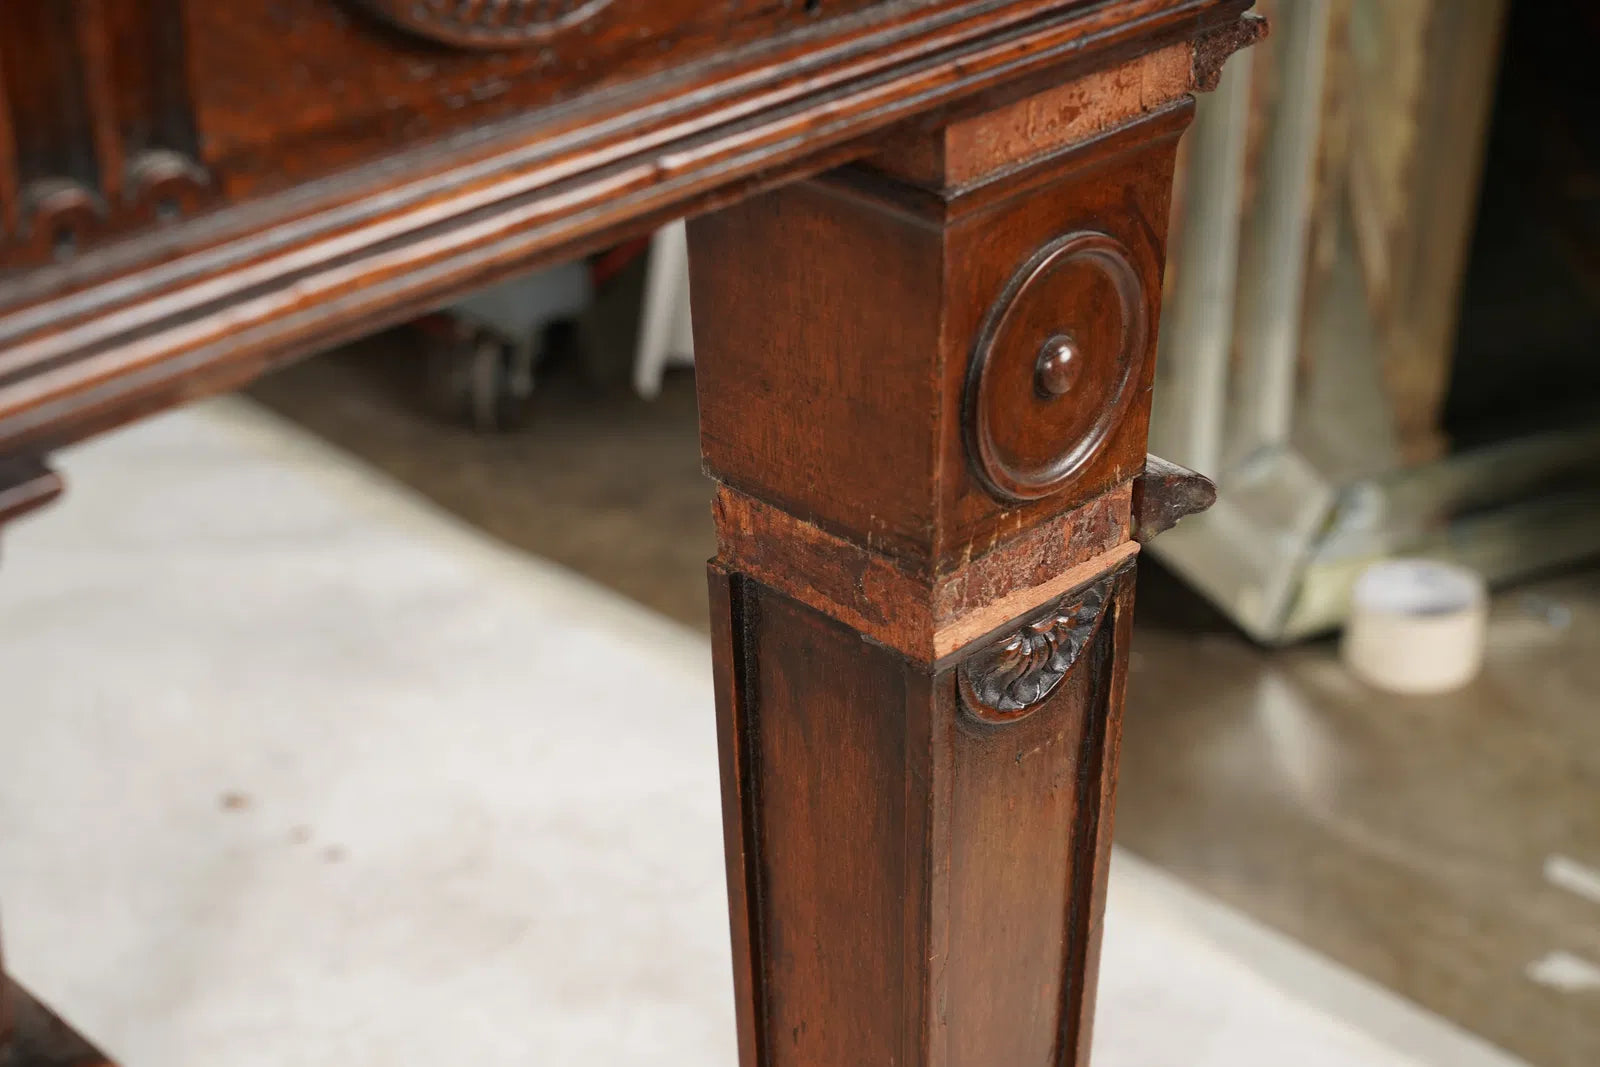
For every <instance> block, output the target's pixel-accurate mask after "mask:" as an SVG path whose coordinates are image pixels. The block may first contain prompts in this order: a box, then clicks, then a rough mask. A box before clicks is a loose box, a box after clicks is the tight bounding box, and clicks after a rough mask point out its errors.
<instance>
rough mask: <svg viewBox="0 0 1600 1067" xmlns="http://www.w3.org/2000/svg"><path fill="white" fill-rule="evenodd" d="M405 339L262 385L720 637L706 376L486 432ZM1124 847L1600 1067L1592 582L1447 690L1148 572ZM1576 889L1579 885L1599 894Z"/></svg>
mask: <svg viewBox="0 0 1600 1067" xmlns="http://www.w3.org/2000/svg"><path fill="white" fill-rule="evenodd" d="M405 347H406V346H405V343H404V341H403V340H399V339H396V338H394V337H392V336H391V337H389V338H379V339H374V340H372V341H369V342H367V343H365V344H364V345H362V346H358V347H357V348H355V349H353V350H350V351H347V352H345V353H341V354H338V355H336V356H333V357H325V358H323V359H320V360H316V361H313V362H310V363H306V364H302V365H300V366H298V367H295V368H292V369H290V370H288V371H286V372H284V373H282V374H280V375H278V376H276V377H274V378H272V379H269V380H268V381H266V382H264V383H262V384H261V385H260V386H259V387H258V388H257V389H256V390H255V391H254V396H255V397H256V398H257V399H258V400H260V401H262V402H263V403H266V404H267V405H269V406H270V407H273V408H275V409H276V410H278V411H280V412H282V413H285V414H287V415H289V416H291V417H292V418H294V419H295V420H297V421H299V422H300V423H302V424H303V425H305V426H307V427H309V428H311V429H313V430H314V431H316V432H317V433H319V434H321V435H322V436H324V437H325V438H327V439H328V440H330V441H333V442H335V443H337V444H339V445H341V446H343V447H345V448H347V449H349V450H351V451H352V452H355V453H357V454H359V455H360V456H362V457H363V458H364V459H366V460H367V461H369V462H371V463H373V464H375V465H376V466H378V467H379V468H381V469H383V470H385V471H387V472H388V473H390V474H391V475H393V476H395V477H397V478H399V479H401V480H403V481H405V482H407V483H409V484H410V485H412V486H414V487H415V488H416V489H418V490H419V491H420V492H422V493H423V494H425V495H426V496H428V497H430V498H432V499H433V500H434V501H436V502H437V503H439V504H441V505H442V506H444V507H445V508H447V509H449V510H451V511H453V512H455V513H456V514H458V515H460V516H462V517H463V518H465V519H466V520H468V521H469V522H471V523H473V524H475V525H477V526H479V527H481V528H482V529H484V530H486V531H488V532H489V533H491V534H492V535H494V536H495V537H497V538H499V539H501V540H503V541H505V542H506V543H508V544H510V545H513V546H515V547H518V548H521V549H525V550H527V551H528V552H531V553H534V554H537V555H539V556H542V557H545V558H547V559H551V560H554V561H556V562H559V563H561V564H564V565H566V566H568V567H571V568H572V569H574V570H577V571H579V572H582V573H584V574H587V575H589V576H591V577H593V578H595V579H598V580H600V581H603V582H606V583H608V584H610V585H611V586H612V587H613V588H615V589H616V590H618V591H619V592H621V593H623V594H625V595H626V596H628V597H631V598H633V599H635V600H638V601H639V602H641V603H644V604H647V605H649V606H650V607H652V608H655V609H656V610H658V611H661V612H663V613H665V614H667V615H669V616H672V617H675V618H678V619H680V620H683V621H684V622H687V623H689V624H691V625H694V626H698V627H702V628H703V627H704V625H705V592H704V579H703V561H704V560H705V558H706V557H707V556H709V555H710V554H711V551H712V547H713V542H712V535H711V529H710V523H709V519H708V513H707V503H708V501H709V488H708V486H707V484H706V483H705V481H704V479H703V478H702V477H701V476H700V474H699V470H698V459H697V449H696V443H695V428H694V404H693V393H692V382H691V381H690V379H689V378H688V377H687V376H686V375H680V376H676V377H673V378H669V381H668V387H667V390H666V392H665V395H664V396H663V398H662V400H661V401H659V402H657V403H655V404H648V405H647V404H643V403H641V402H639V401H636V400H634V399H632V398H629V397H600V396H593V395H590V394H588V393H586V392H585V391H584V390H583V389H582V388H581V387H579V386H578V385H577V384H576V383H575V382H574V381H571V380H569V379H568V378H567V377H565V376H563V375H561V374H559V373H558V374H556V375H554V376H552V378H551V379H550V380H549V382H548V383H547V385H545V386H544V387H542V388H541V391H540V392H539V394H538V395H537V396H536V400H535V403H534V407H533V412H532V418H531V423H530V425H529V427H528V428H527V429H526V430H524V431H522V432H519V433H517V434H514V435H510V436H506V437H501V438H493V437H484V436H480V435H477V434H475V433H472V432H470V431H468V430H464V429H456V428H452V427H450V426H449V425H447V424H443V423H441V422H440V421H439V420H437V419H436V418H433V417H431V416H430V415H429V414H427V413H426V411H425V410H424V408H423V404H422V402H421V400H420V393H419V391H418V388H417V374H416V369H415V368H416V362H417V361H416V359H415V358H414V356H413V355H409V354H408V353H407V352H406V351H405ZM1140 598H1141V608H1140V621H1139V627H1138V630H1139V634H1138V638H1137V646H1136V648H1137V651H1136V652H1135V658H1134V663H1133V670H1132V672H1131V678H1130V687H1129V707H1128V720H1127V727H1126V736H1125V742H1124V755H1123V761H1124V762H1123V772H1122V787H1121V800H1120V808H1119V816H1118V828H1117V833H1118V840H1119V842H1121V843H1122V844H1124V845H1125V846H1127V847H1128V848H1130V849H1132V850H1133V851H1134V852H1136V853H1138V854H1139V855H1141V856H1143V857H1144V858H1145V859H1147V860H1150V861H1153V862H1154V863H1156V864H1158V865H1159V866H1160V867H1162V868H1164V869H1165V870H1167V871H1170V872H1172V873H1173V874H1175V875H1177V876H1178V877H1179V878H1181V879H1183V880H1184V881H1186V882H1187V883H1189V884H1191V885H1193V886H1195V887H1196V888H1199V889H1201V890H1203V891H1205V892H1206V893H1208V894H1211V895H1213V896H1215V897H1216V898H1218V899H1220V900H1222V901H1225V902H1227V903H1228V904H1231V905H1232V906H1234V907H1236V908H1238V909H1240V910H1241V911H1243V912H1245V913H1247V914H1249V915H1251V916H1254V917H1256V918H1259V919H1261V920H1263V921H1265V922H1266V923H1268V924H1270V925H1271V926H1272V927H1274V928H1276V929H1278V930H1281V931H1283V932H1284V933H1287V934H1289V935H1291V936H1292V937H1293V938H1295V939H1298V940H1299V941H1301V942H1303V943H1305V944H1307V945H1309V946H1312V947H1314V948H1315V949H1317V950H1318V951H1320V952H1322V953H1324V954H1326V955H1327V956H1329V957H1331V958H1333V959H1335V960H1338V961H1341V962H1343V963H1345V964H1347V965H1348V966H1350V967H1352V968H1354V969H1355V970H1357V971H1359V972H1360V973H1362V974H1365V975H1367V976H1370V977H1371V978H1373V979H1375V980H1376V981H1378V982H1380V983H1382V984H1383V985H1385V986H1387V987H1388V988H1390V989H1393V990H1395V991H1396V992H1398V993H1400V994H1402V995H1403V996H1405V997H1408V998H1411V999H1412V1000H1414V1001H1416V1002H1417V1003H1419V1004H1421V1005H1423V1006H1425V1007H1427V1008H1428V1009H1431V1010H1432V1011H1435V1012H1438V1013H1439V1014H1441V1015H1443V1016H1445V1017H1447V1018H1449V1019H1453V1020H1456V1021H1457V1022H1459V1023H1460V1024H1461V1025H1463V1026H1465V1027H1467V1028H1469V1029H1471V1030H1473V1031H1475V1032H1477V1033H1479V1034H1481V1035H1483V1036H1484V1037H1486V1038H1488V1039H1490V1040H1492V1041H1493V1042H1495V1043H1497V1044H1499V1045H1500V1046H1502V1047H1504V1048H1506V1049H1509V1050H1511V1051H1513V1052H1515V1053H1517V1054H1518V1055H1520V1056H1523V1057H1525V1058H1526V1059H1528V1060H1529V1061H1530V1062H1532V1063H1535V1064H1539V1065H1542V1067H1592V1065H1593V1064H1595V1063H1600V888H1596V887H1597V886H1600V655H1597V654H1596V653H1597V652H1600V573H1597V572H1596V571H1593V570H1590V571H1586V572H1581V573H1576V574H1569V575H1565V576H1560V577H1555V578H1552V579H1550V580H1547V581H1544V582H1540V583H1536V584H1534V585H1531V586H1528V587H1526V588H1524V589H1521V590H1517V591H1513V592H1510V593H1507V594H1505V595H1502V596H1501V597H1499V598H1498V600H1497V603H1496V608H1495V615H1494V622H1493V625H1492V629H1491V650H1490V654H1489V662H1488V668H1487V670H1486V671H1485V673H1484V675H1483V676H1482V677H1481V678H1480V679H1479V680H1478V681H1477V682H1476V683H1474V684H1473V685H1472V686H1471V687H1469V688H1468V689H1467V690H1465V691H1463V692H1461V693H1458V694H1453V695H1451V696H1448V697H1439V698H1432V699H1420V700H1419V699H1415V698H1410V699H1401V698H1385V697H1382V696H1380V695H1378V694H1375V693H1373V692H1371V691H1369V690H1366V689H1364V688H1362V687H1360V686H1359V685H1358V684H1356V683H1355V682H1354V681H1352V680H1351V679H1349V678H1348V677H1347V676H1346V675H1345V674H1344V673H1343V671H1342V670H1341V669H1340V667H1339V665H1338V661H1337V658H1336V656H1335V653H1334V650H1333V648H1332V646H1331V644H1329V643H1326V642H1324V643H1313V644H1309V645H1305V646H1302V647H1299V648H1296V649H1292V650H1289V651H1286V652H1280V653H1272V654H1269V653H1264V652H1262V651H1260V650H1257V649H1255V648H1254V647H1253V646H1251V645H1250V644H1249V643H1248V642H1246V641H1244V640H1243V639H1242V638H1240V637H1239V636H1238V635H1237V634H1235V633H1234V632H1233V631H1232V630H1231V629H1229V628H1228V627H1227V626H1226V625H1225V624H1223V623H1222V622H1220V621H1219V620H1218V619H1217V618H1216V617H1215V616H1214V615H1213V614H1212V613H1211V612H1209V611H1208V610H1207V609H1206V608H1205V607H1204V606H1203V605H1201V604H1199V603H1197V602H1196V601H1195V600H1194V599H1193V598H1192V597H1190V596H1189V595H1188V594H1187V593H1186V592H1185V591H1184V590H1182V589H1181V588H1179V587H1177V586H1176V584H1175V583H1174V582H1173V581H1172V579H1171V578H1170V577H1168V576H1165V575H1162V574H1161V573H1159V572H1158V571H1155V570H1153V569H1152V570H1147V571H1146V572H1144V573H1143V574H1142V575H1141V590H1140ZM1585 887H1587V890H1586V888H1585Z"/></svg>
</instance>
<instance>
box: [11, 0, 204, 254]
mask: <svg viewBox="0 0 1600 1067" xmlns="http://www.w3.org/2000/svg"><path fill="white" fill-rule="evenodd" d="M184 58H185V52H184V41H183V11H182V9H181V5H180V0H94V2H78V3H68V2H65V0H61V2H52V3H39V2H28V3H15V4H13V3H0V266H6V265H28V264H36V263H43V262H50V261H52V260H63V259H69V258H71V257H72V256H74V255H76V254H77V253H78V252H79V251H80V250H82V248H83V247H84V246H85V245H88V244H92V243H94V242H96V241H98V240H100V239H102V238H105V237H107V236H111V235H114V234H116V233H119V232H124V231H127V230H130V229H133V228H136V227H139V226H143V225H148V224H152V223H159V222H166V221H172V220H174V219H177V218H179V217H181V216H183V215H185V214H187V213H189V212H191V211H193V210H195V209H196V208H197V207H198V206H199V205H200V204H201V203H202V202H204V201H205V200H206V199H208V198H209V196H210V195H211V191H212V187H211V181H210V178H209V176H208V175H207V173H206V171H205V169H204V168H203V167H202V166H201V165H200V163H199V162H198V150H197V138H196V136H195V130H194V114H193V110H192V108H191V105H190V100H189V86H188V83H187V73H186V72H187V66H186V64H185V62H184Z"/></svg>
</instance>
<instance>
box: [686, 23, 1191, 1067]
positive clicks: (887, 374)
mask: <svg viewBox="0 0 1600 1067" xmlns="http://www.w3.org/2000/svg"><path fill="white" fill-rule="evenodd" d="M1192 58H1193V57H1192V55H1191V54H1190V53H1189V52H1188V51H1187V50H1185V49H1183V48H1177V49H1173V50H1169V52H1168V53H1157V54H1153V55H1149V56H1145V57H1143V58H1141V59H1139V60H1135V61H1132V62H1131V63H1130V64H1128V65H1127V66H1125V67H1123V68H1119V69H1117V70H1110V71H1101V72H1097V73H1094V74H1092V75H1085V76H1084V79H1083V80H1082V81H1080V82H1078V83H1074V84H1071V85H1068V86H1066V87H1064V88H1062V89H1058V90H1052V92H1051V93H1049V94H1046V96H1045V97H1042V98H1038V97H1036V98H1030V99H1026V100H1022V101H1020V102H1017V103H1013V104H1010V105H1007V106H1005V107H1002V108H999V109H997V110H995V111H991V112H988V113H985V114H981V115H978V116H975V117H968V118H964V119H961V120H959V121H956V122H952V123H950V124H949V125H947V126H946V127H944V128H942V129H940V130H938V131H935V132H920V133H918V132H912V133H906V134H902V135H899V136H897V137H896V138H894V139H892V140H891V141H890V142H889V143H887V145H886V150H885V152H884V154H883V155H882V156H880V157H877V158H875V159H873V160H871V161H870V162H869V163H866V164H862V165H856V166H852V167H849V168H846V169H844V170H840V171H835V172H832V173H829V174H826V175H823V176H821V177H819V178H817V179H814V180H812V181H809V182H805V183H801V184H800V185H797V186H792V187H788V188H785V189H781V190H779V191H777V192H773V193H769V194H766V195H763V196H759V197H756V198H754V199H752V200H749V201H746V202H743V203H740V204H738V205H735V206H733V207H730V208H727V209H724V210H722V211H719V212H717V213H715V214H712V215H708V216H705V217H703V218H700V219H697V220H695V221H694V222H692V223H691V226H690V256H691V278H692V285H693V293H694V301H695V313H696V323H695V342H696V358H697V368H698V369H697V375H698V378H699V383H700V386H699V387H700V391H701V392H700V401H701V429H702V441H703V446H704V452H705V458H706V464H707V467H708V469H709V470H710V472H711V473H712V475H713V476H714V477H715V478H716V479H717V480H718V482H719V483H720V486H719V489H718V494H717V499H716V504H715V516H716V521H717V530H718V545H719V548H718V555H717V558H716V559H715V560H714V561H713V562H712V564H711V568H710V570H711V588H712V616H713V637H714V645H715V650H716V664H717V672H716V674H717V702H718V708H717V714H718V728H719V733H720V739H721V750H722V778H723V789H724V798H725V808H724V818H725V827H726V847H727V856H728V872H729V897H730V904H731V912H732V934H733V942H734V955H735V972H736V973H735V982H736V990H737V996H738V1002H739V1038H740V1050H741V1057H742V1063H743V1064H744V1067H863V1065H871V1067H877V1065H889V1064H895V1065H906V1067H924V1065H927V1067H931V1065H940V1067H998V1065H1004V1067H1047V1065H1048V1067H1070V1065H1080V1064H1085V1063H1087V1061H1088V1047H1089V1034H1090V1022H1091V1019H1092V1016H1093V1005H1094V979H1095V972H1096V964H1097V958H1098V951H1099V930H1100V916H1101V914H1102V911H1103V905H1104V892H1105V880H1106V868H1107V860H1108V857H1109V847H1110V840H1111V816H1112V798H1113V793H1114V787H1115V781H1116V766H1117V752H1118V741H1119V737H1120V727H1121V712H1122V689H1123V678H1124V673H1125V669H1126V663H1127V654H1128V638H1129V633H1130V629H1129V627H1130V619H1131V611H1132V603H1133V572H1132V563H1133V556H1134V554H1135V552H1136V551H1137V547H1138V544H1137V538H1136V536H1135V535H1136V533H1137V532H1139V531H1138V529H1136V527H1138V523H1137V522H1136V518H1137V516H1136V515H1135V503H1134V501H1135V493H1134V483H1135V479H1136V478H1137V477H1138V476H1139V475H1140V474H1141V472H1142V471H1143V470H1144V466H1145V432H1146V426H1147V422H1148V412H1149V406H1148V401H1149V390H1150V382H1151V375H1152V371H1153V356H1154V350H1155V332H1156V323H1157V320H1158V316H1159V295H1160V283H1161V272H1162V263H1163V256H1164V251H1165V248H1164V244H1165V234H1166V213H1167V203H1168V199H1169V196H1170V188H1171V180H1172V173H1173V160H1174V152H1175V148H1176V145H1177V140H1178V136H1179V134H1180V133H1181V131H1182V130H1183V128H1184V126H1185V125H1186V123H1187V122H1188V119H1189V115H1190V110H1191V106H1192V103H1191V100H1190V98H1189V96H1188V95H1187V91H1188V89H1189V88H1190V86H1191V76H1192V69H1193V68H1192V62H1191V61H1192ZM1075 106H1076V110H1074V107H1075ZM1145 488H1146V487H1145V486H1144V485H1142V484H1141V492H1140V493H1139V494H1138V495H1139V499H1140V507H1141V509H1142V511H1143V512H1144V513H1145V514H1146V518H1145V523H1144V527H1143V528H1144V529H1153V528H1154V527H1155V526H1156V525H1159V524H1160V523H1162V522H1165V521H1166V517H1165V516H1163V515H1158V511H1159V510H1160V509H1159V508H1158V507H1157V506H1156V503H1158V502H1156V501H1155V500H1154V497H1155V496H1158V495H1159V489H1158V490H1155V491H1153V492H1152V493H1146V492H1144V491H1143V490H1144V489H1145ZM1147 497H1148V498H1150V500H1149V501H1147V499H1146V498H1147ZM1169 510H1170V507H1169Z"/></svg>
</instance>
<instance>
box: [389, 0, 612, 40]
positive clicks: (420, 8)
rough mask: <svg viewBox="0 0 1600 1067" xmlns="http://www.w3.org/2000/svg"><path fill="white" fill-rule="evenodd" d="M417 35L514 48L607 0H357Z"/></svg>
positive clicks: (550, 34) (551, 33) (555, 30)
mask: <svg viewBox="0 0 1600 1067" xmlns="http://www.w3.org/2000/svg"><path fill="white" fill-rule="evenodd" d="M357 2H359V3H360V4H361V5H362V6H363V7H366V8H367V9H368V10H370V11H373V12H376V13H377V14H378V15H381V16H382V17H383V18H385V19H387V20H388V21H390V22H392V23H394V24H395V25H396V26H399V27H400V28H401V29H405V30H409V31H411V32H412V33H415V34H417V35H418V36H421V37H427V38H429V39H430V40H434V41H438V42H440V43H441V44H450V45H456V46H457V47H460V48H515V47H517V46H518V45H526V44H534V43H537V42H539V41H543V40H546V39H548V38H550V37H553V36H554V35H555V34H557V33H559V32H561V31H562V30H564V29H567V28H568V27H571V26H575V25H577V24H578V23H581V22H583V21H585V20H587V19H589V18H590V17H592V16H593V15H595V14H596V13H598V12H599V11H600V9H602V8H604V7H606V6H607V5H608V4H610V3H611V0H357Z"/></svg>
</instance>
